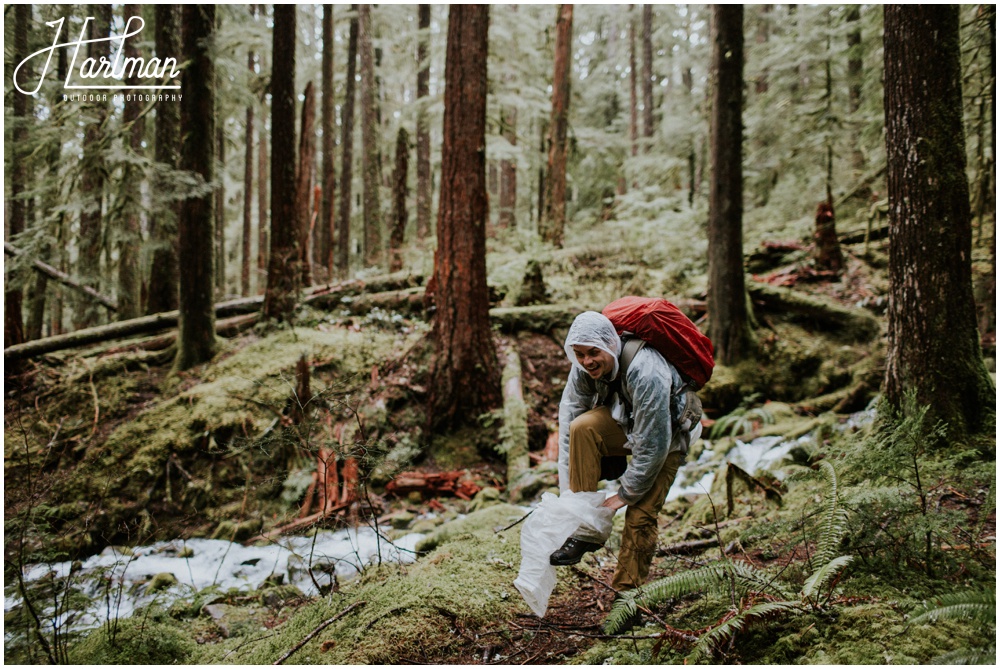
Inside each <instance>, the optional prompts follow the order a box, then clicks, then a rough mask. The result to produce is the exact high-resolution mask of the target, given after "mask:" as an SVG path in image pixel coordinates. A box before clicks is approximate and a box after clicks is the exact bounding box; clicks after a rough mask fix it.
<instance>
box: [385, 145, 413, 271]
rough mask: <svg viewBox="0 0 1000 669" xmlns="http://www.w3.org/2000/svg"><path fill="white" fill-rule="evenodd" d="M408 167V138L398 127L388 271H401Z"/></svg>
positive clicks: (407, 216) (406, 215) (406, 213)
mask: <svg viewBox="0 0 1000 669" xmlns="http://www.w3.org/2000/svg"><path fill="white" fill-rule="evenodd" d="M409 166H410V136H409V134H408V133H407V132H406V128H404V127H403V126H399V132H397V133H396V169H395V170H394V171H393V173H392V184H393V186H392V233H391V234H390V235H389V271H390V272H398V271H399V270H401V269H403V256H402V249H403V238H404V236H405V234H406V221H407V219H408V218H409V214H408V212H407V209H406V195H407V188H406V181H407V174H408V172H409Z"/></svg>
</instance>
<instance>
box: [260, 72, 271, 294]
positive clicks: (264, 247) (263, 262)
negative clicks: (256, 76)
mask: <svg viewBox="0 0 1000 669" xmlns="http://www.w3.org/2000/svg"><path fill="white" fill-rule="evenodd" d="M261 61H262V62H261V64H262V65H263V54H261ZM266 114H267V107H266V106H265V102H264V101H263V100H261V122H260V129H259V131H258V138H257V147H258V149H257V276H258V280H257V292H258V293H263V292H264V290H265V289H266V286H267V265H268V256H269V255H270V249H271V245H270V234H269V230H270V226H269V225H268V212H269V211H270V208H269V207H268V206H267V205H268V197H267V184H268V181H269V180H268V176H269V174H270V172H269V170H268V169H267V167H268V165H269V164H270V161H269V160H268V155H267V129H266V128H265V127H264V125H265V123H264V116H265V115H266Z"/></svg>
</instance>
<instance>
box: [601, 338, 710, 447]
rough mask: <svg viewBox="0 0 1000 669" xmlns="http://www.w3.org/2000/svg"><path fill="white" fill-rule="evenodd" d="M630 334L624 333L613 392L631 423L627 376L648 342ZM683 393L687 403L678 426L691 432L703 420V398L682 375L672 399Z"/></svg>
mask: <svg viewBox="0 0 1000 669" xmlns="http://www.w3.org/2000/svg"><path fill="white" fill-rule="evenodd" d="M630 335H631V333H630V332H625V333H622V336H623V337H624V338H625V343H624V345H623V346H622V352H621V355H619V356H618V379H616V381H615V383H614V385H613V386H612V390H613V392H616V393H618V396H619V398H620V399H621V401H622V404H624V405H625V408H626V410H627V411H628V415H629V422H630V423H631V419H632V403H631V402H629V400H628V398H627V397H626V395H625V392H624V384H625V375H626V373H627V372H628V368H629V365H631V364H632V361H633V360H634V359H635V356H636V354H637V353H638V352H639V351H641V350H642V349H643V348H645V346H646V343H647V342H646V341H645V340H644V339H640V338H639V337H632V336H630ZM681 393H685V394H686V396H687V398H686V399H687V401H686V402H685V408H684V411H683V412H681V415H680V416H678V417H677V422H678V425H679V426H680V428H681V429H683V430H687V431H690V430H691V428H692V427H694V424H695V423H696V422H697V421H699V420H701V415H702V410H701V398H699V397H698V395H697V393H696V392H695V390H694V389H693V388H692V387H691V385H690V381H689V379H687V378H685V377H684V375H683V374H681V385H680V387H679V388H676V389H675V390H674V392H673V393H671V395H672V397H676V396H677V395H680V394H681Z"/></svg>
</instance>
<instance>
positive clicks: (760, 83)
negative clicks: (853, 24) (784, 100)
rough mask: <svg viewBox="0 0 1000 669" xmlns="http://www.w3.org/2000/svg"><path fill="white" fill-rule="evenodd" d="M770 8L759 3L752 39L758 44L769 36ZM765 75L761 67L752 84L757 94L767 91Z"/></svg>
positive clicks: (761, 43) (765, 71)
mask: <svg viewBox="0 0 1000 669" xmlns="http://www.w3.org/2000/svg"><path fill="white" fill-rule="evenodd" d="M855 7H856V5H855ZM772 9H773V6H772V5H761V8H760V15H759V16H758V18H757V34H756V36H755V37H754V41H755V42H756V43H757V44H758V45H763V44H767V41H768V39H769V38H770V36H771V10H772ZM848 11H851V10H848ZM767 75H768V69H767V68H766V67H765V68H763V69H761V71H760V74H758V75H757V81H756V84H755V86H754V89H755V90H756V92H757V94H758V95H763V94H764V93H767V89H768V80H767Z"/></svg>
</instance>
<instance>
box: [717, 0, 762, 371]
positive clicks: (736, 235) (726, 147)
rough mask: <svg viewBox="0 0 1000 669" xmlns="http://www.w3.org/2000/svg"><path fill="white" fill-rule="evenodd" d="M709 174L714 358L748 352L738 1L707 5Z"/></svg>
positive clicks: (731, 358)
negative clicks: (709, 8) (710, 76)
mask: <svg viewBox="0 0 1000 669" xmlns="http://www.w3.org/2000/svg"><path fill="white" fill-rule="evenodd" d="M712 73H713V78H714V81H713V83H712V131H711V132H712V137H711V150H712V177H711V186H710V188H711V195H710V201H709V214H708V278H709V283H708V285H709V288H708V314H709V316H708V318H709V337H710V338H711V340H712V342H713V344H714V345H715V358H716V360H718V361H720V362H721V363H722V364H725V365H732V364H735V363H736V362H739V361H740V360H743V359H745V358H747V357H749V356H750V354H751V346H752V334H751V332H750V324H749V313H748V308H747V296H746V287H745V278H744V272H743V164H742V161H743V6H742V5H713V6H712Z"/></svg>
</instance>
